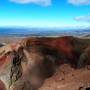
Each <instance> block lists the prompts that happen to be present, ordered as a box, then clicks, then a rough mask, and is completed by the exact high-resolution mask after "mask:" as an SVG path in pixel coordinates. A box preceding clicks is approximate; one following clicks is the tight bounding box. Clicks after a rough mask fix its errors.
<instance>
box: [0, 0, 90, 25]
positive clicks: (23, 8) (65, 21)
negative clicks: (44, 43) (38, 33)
mask: <svg viewBox="0 0 90 90" xmlns="http://www.w3.org/2000/svg"><path fill="white" fill-rule="evenodd" d="M0 26H14V27H15V26H25V27H74V26H75V27H77V26H79V27H90V0H0Z"/></svg>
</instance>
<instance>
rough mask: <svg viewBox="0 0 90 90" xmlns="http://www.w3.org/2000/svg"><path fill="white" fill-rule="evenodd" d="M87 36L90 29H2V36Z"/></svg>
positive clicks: (0, 34) (0, 31) (0, 32)
mask: <svg viewBox="0 0 90 90" xmlns="http://www.w3.org/2000/svg"><path fill="white" fill-rule="evenodd" d="M62 35H72V36H86V35H90V29H56V28H52V29H48V28H0V36H18V37H23V36H62Z"/></svg>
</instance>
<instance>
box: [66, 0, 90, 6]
mask: <svg viewBox="0 0 90 90" xmlns="http://www.w3.org/2000/svg"><path fill="white" fill-rule="evenodd" d="M68 2H69V3H71V4H73V5H90V0H68Z"/></svg>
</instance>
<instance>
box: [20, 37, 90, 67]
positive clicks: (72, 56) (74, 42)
mask: <svg viewBox="0 0 90 90" xmlns="http://www.w3.org/2000/svg"><path fill="white" fill-rule="evenodd" d="M21 44H22V45H23V46H24V47H30V45H47V46H49V47H51V48H52V47H53V48H55V49H56V50H58V51H59V52H60V53H61V54H60V55H61V56H62V55H63V57H64V58H63V59H66V60H67V62H68V63H70V64H71V65H72V66H75V65H77V62H78V61H77V60H78V58H79V56H80V55H81V53H82V52H83V51H84V49H85V48H86V47H87V46H88V45H90V41H89V40H86V39H80V38H75V37H71V36H64V37H56V38H26V39H24V40H23V41H22V42H21ZM63 59H62V62H63V61H64V60H63ZM60 61H61V60H60Z"/></svg>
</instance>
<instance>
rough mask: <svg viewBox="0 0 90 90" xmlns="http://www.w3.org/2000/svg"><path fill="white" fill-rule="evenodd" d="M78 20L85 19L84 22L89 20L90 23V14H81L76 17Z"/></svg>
mask: <svg viewBox="0 0 90 90" xmlns="http://www.w3.org/2000/svg"><path fill="white" fill-rule="evenodd" d="M74 19H75V20H76V21H83V22H89V23H90V14H88V15H86V16H79V17H75V18H74Z"/></svg>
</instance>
